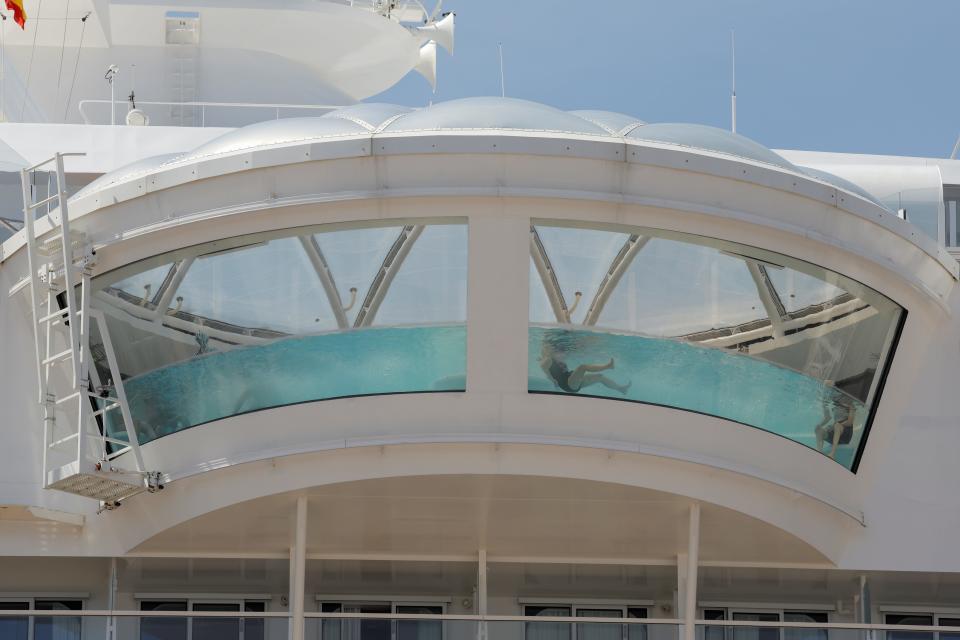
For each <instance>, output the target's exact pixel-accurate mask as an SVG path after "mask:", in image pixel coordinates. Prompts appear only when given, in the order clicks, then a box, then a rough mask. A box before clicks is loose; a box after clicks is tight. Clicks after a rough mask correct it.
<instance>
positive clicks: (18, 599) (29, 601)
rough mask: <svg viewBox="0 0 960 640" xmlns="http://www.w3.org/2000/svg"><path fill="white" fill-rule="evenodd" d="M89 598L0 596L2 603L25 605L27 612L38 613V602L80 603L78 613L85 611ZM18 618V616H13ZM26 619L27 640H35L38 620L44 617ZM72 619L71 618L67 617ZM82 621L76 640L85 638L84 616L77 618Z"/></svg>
mask: <svg viewBox="0 0 960 640" xmlns="http://www.w3.org/2000/svg"><path fill="white" fill-rule="evenodd" d="M88 598H89V595H85V596H83V597H81V596H68V597H61V596H59V595H57V594H53V595H43V594H41V595H39V596H13V595H3V594H0V603H5V604H7V603H25V604H26V605H27V609H26V610H27V611H36V607H37V601H38V600H39V601H41V602H79V603H80V609H78V611H83V610H84V609H86V600H87V599H88ZM11 617H16V616H11ZM23 617H24V618H27V640H33V639H34V637H35V636H36V624H37V618H42V617H44V616H37V615H25V616H23ZM66 617H70V616H66ZM76 617H77V619H78V620H79V621H80V635H79V636H78V637H77V638H76V640H81V639H82V638H83V627H84V624H83V622H84V621H83V616H76Z"/></svg>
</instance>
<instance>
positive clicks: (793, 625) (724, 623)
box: [0, 609, 960, 633]
mask: <svg viewBox="0 0 960 640" xmlns="http://www.w3.org/2000/svg"><path fill="white" fill-rule="evenodd" d="M303 615H304V617H305V618H312V619H328V620H343V619H347V620H423V621H425V622H427V621H433V622H436V621H440V622H443V621H451V622H456V621H462V622H543V623H553V624H555V623H560V624H563V623H567V624H633V625H636V624H642V625H682V624H684V621H683V620H680V619H677V618H598V617H590V616H584V617H575V616H511V615H490V614H488V615H479V614H466V613H464V614H420V613H336V612H315V611H313V612H311V611H305V612H304V614H303ZM111 616H112V617H117V618H254V619H256V618H291V617H292V615H291V614H290V612H287V611H129V610H127V611H110V610H79V611H65V610H56V611H53V610H38V609H22V610H19V611H16V610H0V618H24V617H43V618H49V617H54V618H56V617H66V618H78V617H79V618H97V617H111ZM694 625H696V626H698V627H764V628H773V629H778V628H779V629H850V630H858V631H918V632H923V633H960V627H949V626H939V625H915V624H914V625H909V624H867V623H863V622H761V621H753V620H694Z"/></svg>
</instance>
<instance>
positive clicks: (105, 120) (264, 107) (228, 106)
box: [77, 99, 343, 127]
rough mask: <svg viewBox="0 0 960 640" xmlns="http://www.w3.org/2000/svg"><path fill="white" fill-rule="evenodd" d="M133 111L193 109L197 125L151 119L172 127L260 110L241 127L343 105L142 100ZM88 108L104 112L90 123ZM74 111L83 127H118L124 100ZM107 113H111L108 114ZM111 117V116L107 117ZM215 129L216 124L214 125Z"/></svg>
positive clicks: (98, 102) (86, 105)
mask: <svg viewBox="0 0 960 640" xmlns="http://www.w3.org/2000/svg"><path fill="white" fill-rule="evenodd" d="M136 104H137V108H138V109H140V110H141V111H143V112H145V113H146V114H147V115H148V116H157V115H158V111H157V109H158V108H164V109H166V110H170V109H180V110H181V112H182V110H184V109H191V110H195V111H193V113H194V114H195V115H199V122H195V123H193V124H183V123H174V122H170V123H166V122H157V118H156V117H154V118H152V120H153V121H154V124H173V125H175V126H198V127H205V126H207V111H208V110H214V109H216V110H221V111H224V110H225V111H260V112H261V115H260V116H258V117H255V118H253V117H252V118H251V119H250V122H244V124H250V123H252V122H258V121H261V120H264V119H265V118H264V117H262V116H263V115H264V114H268V113H269V114H272V115H273V117H274V118H275V119H278V120H279V119H280V116H281V115H282V114H284V113H289V112H291V111H292V112H297V111H309V112H319V113H325V112H327V111H333V110H334V109H339V108H340V107H342V106H343V105H330V104H288V103H272V102H262V103H261V102H157V101H146V100H137V103H136ZM89 105H99V106H101V107H105V109H104V110H105V111H106V113H105V114H104V116H103V117H102V120H101V118H96V119H95V120H94V121H91V116H90V114H89V113H88V111H89ZM77 108H78V109H79V111H80V117H81V118H82V119H83V123H84V124H110V123H111V122H116V123H118V124H122V123H123V121H124V117H125V115H126V113H127V109H128V108H129V107H128V103H127V102H126V101H119V100H118V101H116V102H112V101H110V100H99V99H98V100H93V99H90V100H81V101H80V102H79V103H78V104H77ZM111 110H112V111H113V113H112V114H111ZM111 115H112V116H113V117H111ZM165 117H166V118H167V119H169V118H170V115H169V113H168V114H167V115H166V116H165ZM216 126H219V125H216Z"/></svg>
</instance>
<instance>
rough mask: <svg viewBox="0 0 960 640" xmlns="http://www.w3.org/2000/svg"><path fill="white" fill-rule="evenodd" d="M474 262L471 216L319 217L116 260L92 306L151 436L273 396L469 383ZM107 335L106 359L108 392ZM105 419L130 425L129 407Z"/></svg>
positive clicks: (99, 344)
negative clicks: (429, 220)
mask: <svg viewBox="0 0 960 640" xmlns="http://www.w3.org/2000/svg"><path fill="white" fill-rule="evenodd" d="M291 233H292V232H291ZM466 269H467V228H466V225H465V224H463V223H449V224H428V225H421V224H416V223H413V224H403V225H394V226H360V227H356V228H342V227H339V226H338V227H335V228H330V229H329V230H327V229H324V228H319V229H317V228H314V229H311V230H310V232H309V233H305V232H300V235H287V236H281V237H277V236H276V234H272V235H270V236H251V237H244V238H235V239H231V240H227V241H221V242H217V243H212V244H210V245H202V246H198V247H192V248H190V249H188V250H183V251H179V252H177V253H176V254H171V255H169V256H159V257H157V258H153V259H151V260H149V261H145V262H144V263H142V264H141V265H139V266H134V267H133V268H126V269H124V272H122V273H119V274H105V275H104V276H101V278H99V279H98V280H97V281H96V282H95V288H96V289H95V294H94V298H93V306H94V307H95V308H97V309H99V310H100V311H102V312H103V313H104V316H105V317H106V319H107V321H106V327H107V331H108V332H109V338H110V341H111V342H112V344H113V347H114V351H115V353H116V354H117V359H118V367H119V370H120V376H121V379H122V380H123V386H124V390H125V392H126V395H127V399H128V403H129V406H130V411H131V415H132V418H133V422H134V425H135V428H136V430H137V436H138V439H139V441H140V443H141V444H143V443H146V442H150V441H152V440H155V439H156V438H159V437H162V436H165V435H169V434H171V433H176V432H178V431H181V430H183V429H187V428H190V427H193V426H196V425H199V424H203V423H206V422H211V421H214V420H219V419H222V418H227V417H230V416H234V415H238V414H242V413H248V412H251V411H257V410H260V409H266V408H270V407H278V406H283V405H289V404H296V403H301V402H311V401H316V400H324V399H330V398H342V397H348V396H359V395H375V394H390V393H412V392H434V391H464V390H465V389H466V326H465V322H466V281H467V278H466ZM103 337H104V336H103V335H101V333H100V331H99V330H98V331H95V332H94V335H93V346H92V351H93V354H94V360H95V363H96V367H95V369H96V372H95V373H96V374H97V377H98V378H99V383H98V386H100V387H103V388H104V389H105V390H106V392H107V393H111V392H112V380H111V379H110V378H111V374H110V370H109V367H108V364H107V360H106V357H105V356H106V354H105V348H104V344H103ZM108 415H109V414H108ZM106 428H107V430H108V431H109V432H110V433H111V434H112V435H114V436H116V437H121V433H122V429H121V423H120V422H119V416H110V417H109V418H108V420H107V422H106Z"/></svg>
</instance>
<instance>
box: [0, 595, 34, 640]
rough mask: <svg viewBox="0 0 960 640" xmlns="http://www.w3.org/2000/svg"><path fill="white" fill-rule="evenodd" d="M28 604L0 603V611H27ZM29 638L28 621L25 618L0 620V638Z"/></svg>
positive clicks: (9, 639)
mask: <svg viewBox="0 0 960 640" xmlns="http://www.w3.org/2000/svg"><path fill="white" fill-rule="evenodd" d="M29 608H30V603H29V602H0V611H27V610H28V609H29ZM29 637H30V619H29V618H27V616H23V617H22V618H20V617H15V618H7V617H2V618H0V638H3V639H4V640H27V638H29Z"/></svg>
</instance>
